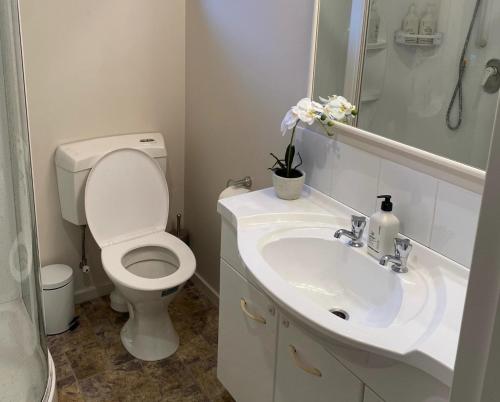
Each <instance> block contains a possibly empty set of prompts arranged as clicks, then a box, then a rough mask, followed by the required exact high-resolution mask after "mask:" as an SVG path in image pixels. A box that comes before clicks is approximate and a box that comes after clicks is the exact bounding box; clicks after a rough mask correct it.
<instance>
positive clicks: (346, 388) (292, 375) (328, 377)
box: [274, 316, 363, 402]
mask: <svg viewBox="0 0 500 402" xmlns="http://www.w3.org/2000/svg"><path fill="white" fill-rule="evenodd" d="M362 400H363V384H362V383H361V381H359V380H358V379H357V378H356V377H355V376H354V375H352V374H351V372H349V371H348V370H347V369H346V368H345V367H344V366H342V365H341V364H340V363H339V362H338V361H337V359H335V358H334V357H333V356H331V355H330V354H329V353H328V352H326V350H325V349H324V348H323V347H322V346H321V345H320V344H319V343H317V342H316V341H315V340H313V339H312V338H311V337H310V336H309V335H308V334H307V333H305V332H304V331H303V330H302V329H300V328H298V327H297V326H296V325H294V324H293V323H292V322H291V321H289V320H287V319H286V318H283V316H282V318H281V323H280V327H279V340H278V356H277V367H276V386H275V396H274V401H275V402H304V401H308V402H362Z"/></svg>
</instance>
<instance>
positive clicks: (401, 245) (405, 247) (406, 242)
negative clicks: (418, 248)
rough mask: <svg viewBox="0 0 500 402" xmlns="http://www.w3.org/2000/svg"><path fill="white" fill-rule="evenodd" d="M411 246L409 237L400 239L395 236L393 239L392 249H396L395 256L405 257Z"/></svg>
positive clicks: (408, 253)
mask: <svg viewBox="0 0 500 402" xmlns="http://www.w3.org/2000/svg"><path fill="white" fill-rule="evenodd" d="M412 248H413V245H412V244H411V242H410V239H401V238H399V237H396V238H395V239H394V249H395V250H396V257H399V258H401V259H406V258H408V256H409V255H410V251H411V249H412Z"/></svg>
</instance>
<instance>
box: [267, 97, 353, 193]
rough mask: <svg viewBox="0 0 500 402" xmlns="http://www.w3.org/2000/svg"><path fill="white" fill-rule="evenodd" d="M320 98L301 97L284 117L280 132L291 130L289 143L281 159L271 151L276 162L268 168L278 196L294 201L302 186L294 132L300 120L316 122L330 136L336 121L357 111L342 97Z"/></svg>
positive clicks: (345, 119) (346, 117)
mask: <svg viewBox="0 0 500 402" xmlns="http://www.w3.org/2000/svg"><path fill="white" fill-rule="evenodd" d="M320 101H321V103H320V102H315V101H313V100H311V99H309V98H303V99H301V100H300V101H299V102H298V103H297V105H295V106H293V107H292V108H291V109H290V110H289V111H288V112H287V114H286V115H285V117H284V118H283V121H282V123H281V132H282V133H283V135H285V134H286V133H287V132H288V131H291V132H292V135H291V138H290V143H289V144H288V146H287V148H286V151H285V157H284V158H283V159H280V158H278V157H277V156H276V155H274V154H273V153H271V156H272V157H273V158H274V159H275V163H274V165H273V166H272V167H271V168H270V169H271V170H272V172H273V185H274V189H275V191H276V194H277V196H278V197H279V198H282V199H285V200H296V199H298V198H299V197H300V194H301V193H302V188H303V187H304V183H305V173H304V172H303V171H302V170H300V169H298V168H299V167H300V166H301V165H302V157H301V156H300V153H297V158H298V162H297V163H296V164H295V165H294V163H295V162H294V160H295V156H296V154H295V146H294V141H295V131H296V129H297V126H298V125H299V123H304V124H308V125H310V126H311V125H313V124H314V123H318V124H319V125H320V126H321V127H322V128H323V129H324V130H325V132H326V133H327V134H328V135H329V136H332V135H333V133H332V131H331V129H332V127H333V126H334V124H335V122H337V121H338V122H342V123H348V122H350V121H351V120H352V118H353V117H354V116H356V114H357V111H356V107H355V106H354V105H352V104H351V103H350V102H349V101H347V99H345V98H344V97H342V96H337V95H332V96H329V97H328V99H324V98H320Z"/></svg>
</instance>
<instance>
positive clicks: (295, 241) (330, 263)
mask: <svg viewBox="0 0 500 402" xmlns="http://www.w3.org/2000/svg"><path fill="white" fill-rule="evenodd" d="M308 232H309V233H308ZM322 232H326V233H322ZM284 235H285V236H284V237H281V238H279V239H275V240H272V241H270V242H268V243H266V244H264V245H263V246H261V251H260V252H261V253H262V256H263V258H264V260H265V261H266V262H267V263H268V264H269V266H270V267H271V268H272V269H273V270H274V271H275V272H276V273H277V274H278V275H279V276H280V277H281V278H283V280H285V281H286V282H287V283H288V284H290V285H291V286H293V287H294V288H296V289H297V291H298V292H299V293H300V294H301V295H303V296H304V297H306V298H308V299H310V300H312V301H314V302H315V303H317V304H318V305H319V306H320V307H321V308H323V309H325V310H327V311H338V310H341V311H343V312H345V313H347V315H348V320H349V321H350V322H353V323H356V324H357V325H362V326H363V325H364V326H367V327H381V328H382V327H388V326H391V325H401V324H404V323H406V322H408V321H410V320H412V319H413V318H415V316H416V315H418V313H419V311H420V310H421V308H422V306H423V305H424V304H425V301H426V296H427V292H428V288H427V285H426V283H425V281H423V280H422V278H421V277H420V276H418V275H413V274H410V275H396V274H394V273H393V272H392V271H391V270H390V269H388V268H387V267H382V266H380V265H378V264H377V262H376V261H375V260H373V259H371V258H370V257H367V256H365V255H362V254H361V253H357V252H356V250H354V249H351V248H349V247H347V246H346V245H345V244H344V243H342V242H340V241H338V240H333V236H332V231H331V230H325V229H323V230H317V229H316V230H314V229H313V230H311V229H309V230H304V229H302V230H290V231H288V232H285V233H284ZM307 235H317V236H321V235H325V238H321V237H316V238H315V237H306V236H307ZM328 237H330V238H331V240H327V239H328ZM334 317H335V316H334ZM333 319H341V318H338V317H335V318H333Z"/></svg>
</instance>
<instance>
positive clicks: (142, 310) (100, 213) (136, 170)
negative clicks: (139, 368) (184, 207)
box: [56, 134, 196, 361]
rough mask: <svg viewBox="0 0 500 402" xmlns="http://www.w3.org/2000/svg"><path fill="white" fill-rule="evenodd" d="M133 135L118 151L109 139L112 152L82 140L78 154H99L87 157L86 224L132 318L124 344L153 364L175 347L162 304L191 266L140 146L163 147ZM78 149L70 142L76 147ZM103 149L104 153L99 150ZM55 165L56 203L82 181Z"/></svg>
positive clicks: (164, 193)
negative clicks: (171, 228)
mask: <svg viewBox="0 0 500 402" xmlns="http://www.w3.org/2000/svg"><path fill="white" fill-rule="evenodd" d="M135 136H136V137H137V136H139V137H140V138H133V139H132V140H134V141H137V144H138V145H137V146H135V147H131V143H130V140H131V138H130V136H122V137H128V138H124V141H123V142H122V145H123V147H120V146H119V144H120V141H119V140H117V137H109V138H112V139H113V140H112V142H113V141H114V144H113V146H112V147H109V146H103V147H99V146H97V147H92V146H89V144H88V143H86V144H85V143H80V145H81V146H80V152H76V155H80V156H81V155H82V153H83V154H85V153H88V152H91V150H92V149H94V151H93V152H95V153H99V154H100V155H99V158H96V159H97V160H94V159H93V158H91V164H92V170H91V171H90V173H88V172H87V173H86V176H87V174H88V178H87V177H85V178H86V180H85V191H84V192H85V196H84V208H85V214H86V221H87V223H88V225H89V228H90V230H91V232H92V235H93V236H94V238H95V240H96V241H97V243H98V244H99V246H100V247H101V249H102V254H101V259H102V264H103V267H104V270H105V272H106V273H107V274H108V276H109V278H110V279H111V281H112V282H113V284H114V285H115V287H116V288H117V289H118V290H119V293H120V294H121V295H122V296H123V297H124V299H125V300H126V301H127V304H128V310H129V313H130V318H129V320H128V321H127V323H126V324H125V325H124V327H123V328H122V331H121V339H122V342H123V345H124V346H125V348H126V349H127V350H128V351H129V352H130V353H131V354H132V355H134V356H135V357H137V358H139V359H142V360H150V361H152V360H160V359H164V358H166V357H168V356H170V355H171V354H173V353H174V352H175V351H176V350H177V347H178V345H179V338H178V335H177V333H176V331H175V329H174V328H173V326H172V322H171V320H170V316H169V314H168V310H167V307H168V304H169V303H170V302H171V301H172V299H173V298H174V297H175V295H176V294H177V293H178V292H179V291H180V290H181V288H182V286H183V285H184V283H185V282H186V281H187V280H188V279H189V278H190V277H191V276H192V275H193V274H194V272H195V266H196V261H195V258H194V255H193V253H192V252H191V250H190V249H189V247H187V246H186V245H185V244H184V243H183V242H182V241H180V240H179V239H177V238H176V237H174V236H172V235H170V234H168V233H166V232H165V227H166V224H167V219H168V210H169V209H168V207H169V194H168V186H167V182H166V180H165V177H164V173H163V171H162V169H161V168H160V165H159V164H158V163H157V161H155V159H154V157H153V156H152V155H151V154H154V152H151V151H148V149H144V148H143V147H142V146H141V144H144V143H146V142H149V144H148V145H145V147H148V146H149V147H151V148H154V144H151V143H153V142H157V143H160V146H159V148H161V147H162V146H163V139H162V138H161V136H156V135H155V136H152V135H151V134H147V135H146V136H147V138H143V137H144V135H142V134H141V135H135ZM99 140H103V139H99ZM104 140H106V139H104ZM91 141H97V140H91ZM141 141H142V142H141ZM132 143H133V142H132ZM77 144H78V143H73V144H69V145H71V146H72V149H73V150H74V148H75V146H76V145H77ZM94 145H96V144H94ZM98 145H103V144H98ZM108 145H109V144H108ZM156 145H158V144H156ZM76 148H78V147H76ZM103 148H105V149H106V151H107V152H102V150H103ZM66 151H68V149H66ZM61 152H63V151H61ZM70 153H71V152H70ZM60 156H61V155H60ZM73 156H75V155H73ZM87 156H88V155H87ZM58 160H59V162H61V160H64V158H62V157H60V158H59V159H58V157H57V154H56V165H57V167H58V181H59V192H60V198H61V205H62V204H63V202H68V201H70V200H73V199H77V198H78V196H74V195H72V196H68V195H67V194H68V193H70V194H71V193H72V192H73V189H74V188H77V187H79V185H75V184H79V182H80V180H75V179H74V178H73V180H69V178H68V177H64V176H65V175H66V176H69V175H70V174H71V173H73V174H77V172H64V171H59V169H63V167H62V166H60V165H61V163H59V164H58ZM87 164H88V163H87ZM76 182H78V183H76ZM65 183H66V185H65ZM70 184H71V185H70ZM61 186H62V187H63V188H61ZM65 194H66V196H65ZM80 196H81V194H80ZM63 209H64V208H63ZM70 209H71V208H70ZM74 212H75V211H74ZM63 216H64V214H63Z"/></svg>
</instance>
